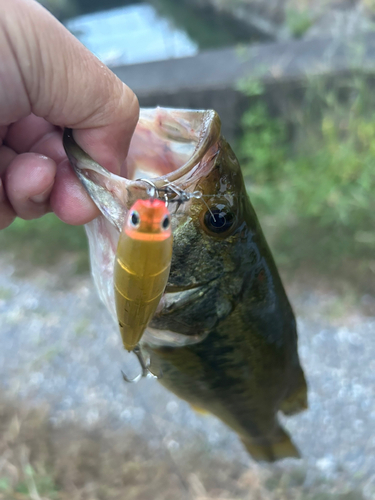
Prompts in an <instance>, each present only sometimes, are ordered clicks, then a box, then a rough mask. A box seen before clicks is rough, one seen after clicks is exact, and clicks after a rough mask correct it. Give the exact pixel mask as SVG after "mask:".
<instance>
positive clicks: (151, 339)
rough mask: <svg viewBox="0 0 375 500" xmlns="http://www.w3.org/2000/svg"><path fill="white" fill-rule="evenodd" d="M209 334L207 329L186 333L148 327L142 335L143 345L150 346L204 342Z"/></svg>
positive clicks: (178, 345)
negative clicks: (194, 333) (195, 332)
mask: <svg viewBox="0 0 375 500" xmlns="http://www.w3.org/2000/svg"><path fill="white" fill-rule="evenodd" d="M208 334H209V332H208V331H206V332H204V333H201V334H198V335H184V334H182V333H176V332H172V331H171V330H158V329H157V328H151V327H148V328H147V329H146V331H145V333H144V335H143V337H142V340H141V345H142V346H143V345H145V344H148V345H149V346H150V347H184V346H187V345H193V344H198V343H199V342H202V340H204V339H205V338H206V337H207V335H208Z"/></svg>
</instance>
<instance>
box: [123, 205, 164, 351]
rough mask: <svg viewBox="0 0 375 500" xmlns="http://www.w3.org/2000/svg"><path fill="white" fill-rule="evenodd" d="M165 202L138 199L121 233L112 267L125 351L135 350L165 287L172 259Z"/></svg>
mask: <svg viewBox="0 0 375 500" xmlns="http://www.w3.org/2000/svg"><path fill="white" fill-rule="evenodd" d="M172 245H173V237H172V230H171V218H170V214H169V211H168V208H167V207H166V204H165V202H163V201H161V200H158V199H155V198H151V199H148V200H142V199H140V200H137V201H136V202H135V203H134V205H133V206H132V208H131V209H130V210H129V213H128V216H127V218H126V221H125V224H124V228H123V231H122V232H121V234H120V238H119V242H118V246H117V253H116V259H115V267H114V289H115V304H116V312H117V318H118V323H119V327H120V332H121V337H122V341H123V344H124V347H125V349H127V350H128V351H132V350H134V348H135V347H136V346H137V344H138V342H139V341H140V339H141V338H142V335H143V333H144V331H145V329H146V328H147V325H148V323H149V322H150V320H151V318H152V316H153V315H154V314H155V311H156V308H157V306H158V304H159V302H160V299H161V297H162V295H163V292H164V289H165V287H166V284H167V281H168V276H169V270H170V265H171V259H172Z"/></svg>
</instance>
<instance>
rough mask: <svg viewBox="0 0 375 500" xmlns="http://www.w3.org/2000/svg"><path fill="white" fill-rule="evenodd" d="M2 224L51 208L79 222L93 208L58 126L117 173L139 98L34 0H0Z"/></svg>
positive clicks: (87, 217) (91, 213)
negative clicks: (76, 174)
mask: <svg viewBox="0 0 375 500" xmlns="http://www.w3.org/2000/svg"><path fill="white" fill-rule="evenodd" d="M0 61H1V64H0V110H1V111H0V229H4V228H5V227H7V226H8V225H9V224H11V222H12V221H13V219H14V218H15V217H16V216H19V217H21V218H23V219H34V218H38V217H41V216H42V215H43V214H45V213H46V212H49V211H51V210H52V211H54V212H55V213H56V215H57V216H58V217H59V218H60V219H62V220H63V221H64V222H67V223H69V224H84V223H86V222H88V221H89V220H91V219H93V218H94V217H96V215H97V214H98V210H97V208H96V206H95V205H94V203H93V202H92V201H91V199H90V198H89V196H88V195H87V193H86V192H85V191H84V189H83V188H82V186H81V185H80V183H79V181H78V180H77V178H76V176H75V174H74V172H73V171H72V170H71V168H70V165H69V162H68V160H67V157H66V155H65V152H64V149H63V146H62V128H63V127H69V128H72V129H75V134H74V136H75V139H76V140H77V142H78V143H79V144H80V146H81V147H82V148H83V149H84V150H85V151H87V153H88V154H89V155H90V156H91V157H92V158H93V159H95V160H96V161H97V162H98V163H100V164H101V165H103V166H104V167H106V168H107V169H109V170H111V171H112V172H115V173H117V172H119V170H120V167H121V164H122V163H123V161H124V159H125V157H126V154H127V150H128V147H129V143H130V139H131V136H132V133H133V131H134V127H135V125H136V122H137V120H138V112H139V107H138V101H137V99H136V97H135V95H134V94H133V92H132V91H131V90H130V89H129V88H128V87H127V86H126V85H124V84H123V83H122V82H121V81H120V80H119V79H118V78H117V77H116V76H115V75H114V74H113V73H112V72H111V71H110V70H109V69H108V68H107V67H106V66H104V64H103V63H101V62H100V61H99V60H98V59H97V58H96V57H95V56H94V55H93V54H91V52H89V51H88V50H87V49H86V48H85V47H84V46H83V45H82V44H81V43H80V42H79V41H78V40H77V39H76V38H74V36H73V35H71V34H70V33H69V32H68V31H67V30H66V29H65V28H64V27H63V26H62V25H61V24H60V23H59V22H58V21H57V20H56V19H55V18H54V17H53V16H52V15H51V14H50V13H49V12H48V11H46V10H45V9H44V8H43V7H41V6H40V5H39V4H38V3H37V2H35V1H34V0H0Z"/></svg>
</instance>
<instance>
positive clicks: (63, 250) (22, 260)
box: [0, 214, 88, 273]
mask: <svg viewBox="0 0 375 500" xmlns="http://www.w3.org/2000/svg"><path fill="white" fill-rule="evenodd" d="M0 248H1V251H2V252H8V253H11V254H12V255H13V256H14V259H15V260H16V261H17V262H18V264H19V265H20V266H23V267H30V268H31V267H33V266H43V267H46V266H47V267H48V266H54V265H56V264H57V263H58V262H59V261H60V260H61V259H62V258H63V257H64V256H66V255H70V256H71V257H73V258H74V260H75V266H74V267H75V271H76V272H77V273H81V272H86V271H88V247H87V241H86V235H85V231H84V229H83V227H81V226H79V227H78V226H69V225H67V224H64V223H63V222H61V221H60V220H59V219H58V218H57V217H56V216H55V215H53V214H48V215H45V216H44V217H42V218H41V219H37V220H33V221H24V220H22V219H16V220H15V221H14V222H13V224H11V225H10V226H9V227H8V228H7V229H4V230H3V231H0Z"/></svg>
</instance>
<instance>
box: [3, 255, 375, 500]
mask: <svg viewBox="0 0 375 500" xmlns="http://www.w3.org/2000/svg"><path fill="white" fill-rule="evenodd" d="M64 274H65V275H66V274H67V272H66V268H64V265H62V266H61V267H60V268H56V269H55V271H54V272H51V271H46V270H42V269H40V270H35V271H34V272H33V273H32V274H29V275H28V276H25V277H17V276H16V274H15V267H14V265H13V264H12V263H11V259H9V258H7V257H6V256H0V343H1V344H0V345H1V349H0V371H1V378H0V387H1V388H2V390H3V392H5V393H6V394H7V395H10V396H11V397H12V398H13V397H16V398H21V399H23V400H27V401H28V404H34V405H39V404H41V403H48V405H49V407H50V415H51V420H52V422H54V423H55V424H56V425H58V424H59V423H61V422H70V421H78V422H84V423H85V425H86V426H87V427H90V426H94V425H96V424H97V423H98V422H100V421H101V420H103V419H106V420H107V421H110V422H111V425H112V426H113V428H114V429H117V430H119V431H123V432H124V433H125V432H126V430H127V429H129V428H131V429H134V430H135V431H137V432H139V433H141V434H142V435H143V436H144V437H145V438H146V439H148V440H149V442H151V443H153V446H155V449H162V450H167V451H168V452H169V453H171V454H175V456H176V457H178V452H179V450H182V449H184V448H186V447H187V446H189V444H190V443H191V442H192V441H196V442H199V443H200V444H201V446H202V450H206V452H207V453H208V458H207V459H208V460H210V457H211V456H212V457H213V456H217V455H225V457H226V459H227V460H229V461H231V460H232V461H236V462H238V463H239V464H240V465H241V467H242V468H243V470H245V469H246V468H247V467H249V466H250V465H251V464H252V461H251V459H250V458H249V457H248V456H247V454H246V453H245V451H244V450H243V448H242V446H241V444H240V443H239V440H238V439H237V437H236V435H235V434H234V433H233V432H231V431H230V430H229V429H227V428H226V427H225V426H224V425H222V424H221V423H220V422H219V421H218V420H217V419H215V418H214V417H210V416H201V415H200V414H197V413H195V412H194V411H193V410H192V409H191V408H190V406H189V405H188V404H187V403H185V402H183V401H180V400H179V399H178V398H176V397H175V396H173V395H172V394H170V393H169V392H167V391H166V390H165V389H164V388H163V387H162V386H160V385H159V384H158V383H157V382H156V381H153V380H142V381H141V382H140V383H138V384H134V385H129V384H125V383H123V381H122V378H121V373H120V370H121V369H123V370H127V372H128V373H129V374H130V375H131V374H136V373H137V368H138V367H137V363H136V362H135V361H134V359H133V356H132V355H129V354H127V353H125V352H124V351H123V349H122V347H121V342H120V338H119V334H118V332H117V330H116V328H115V325H114V324H113V323H112V320H111V319H110V318H109V316H108V314H107V312H106V310H105V309H104V306H102V304H101V303H100V301H99V299H98V298H97V295H96V292H95V290H94V288H93V285H92V283H91V279H90V277H89V276H84V277H81V278H72V279H68V280H65V282H64V283H62V276H64ZM289 294H290V298H291V301H292V303H293V304H294V307H295V309H296V311H297V317H298V326H299V339H300V356H301V360H302V364H303V366H304V368H305V372H306V375H307V379H308V383H309V389H310V390H309V404H310V407H309V410H308V411H306V412H304V413H302V414H300V415H298V416H295V417H292V418H283V421H284V423H285V426H286V427H287V429H288V430H289V431H290V433H291V434H292V436H293V439H294V441H295V442H296V443H297V445H298V446H299V448H300V450H301V453H302V455H303V459H302V460H284V461H282V462H280V463H279V464H277V465H275V466H268V465H267V466H266V465H264V466H263V465H262V466H261V467H262V469H264V470H268V471H271V473H272V474H274V475H275V474H279V475H280V474H282V473H284V472H288V473H290V474H297V473H298V474H299V473H301V471H302V472H303V480H302V482H303V484H304V485H305V486H304V487H307V486H308V485H309V484H310V485H311V484H314V483H319V488H323V490H324V488H326V489H327V491H328V490H329V491H330V492H332V491H335V492H338V493H340V494H341V495H344V494H345V492H346V493H347V494H348V495H349V494H352V495H354V496H347V497H345V496H340V497H324V496H322V497H316V498H322V499H323V498H324V499H325V498H340V499H341V498H348V499H349V498H350V499H352V498H353V499H354V500H357V499H358V500H360V499H361V498H365V499H368V500H373V499H375V316H373V317H369V316H363V315H361V314H360V312H359V311H358V310H356V309H355V308H349V306H348V307H346V305H345V302H343V298H342V297H340V296H338V295H337V294H335V293H334V292H329V291H324V290H323V289H320V288H319V289H317V288H315V289H308V288H306V287H305V286H302V285H300V284H298V283H293V284H291V285H290V287H289ZM365 299H366V298H365ZM176 460H177V462H178V458H177V459H176ZM178 466H179V468H180V470H183V464H178ZM306 485H307V486H306ZM292 486H293V485H292ZM292 486H291V487H292ZM323 490H322V491H323ZM324 491H325V490H324ZM353 492H354V493H353ZM236 498H237V497H236ZM280 498H281V497H280ZM293 498H294V497H293ZM298 498H307V497H303V496H301V497H298ZM308 498H310V497H308ZM311 498H313V497H311ZM314 498H315V497H314Z"/></svg>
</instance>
